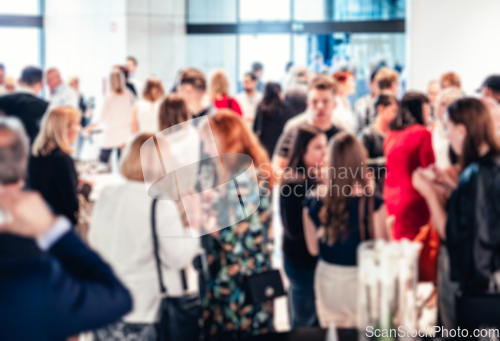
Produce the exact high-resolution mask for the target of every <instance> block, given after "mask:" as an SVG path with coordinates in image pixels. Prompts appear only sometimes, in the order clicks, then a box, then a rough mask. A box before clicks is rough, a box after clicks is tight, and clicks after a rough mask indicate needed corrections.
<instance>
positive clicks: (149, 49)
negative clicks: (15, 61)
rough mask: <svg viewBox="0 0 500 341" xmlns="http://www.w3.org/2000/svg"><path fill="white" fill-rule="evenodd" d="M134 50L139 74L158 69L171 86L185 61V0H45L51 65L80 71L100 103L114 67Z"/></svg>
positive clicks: (64, 73)
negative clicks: (105, 84)
mask: <svg viewBox="0 0 500 341" xmlns="http://www.w3.org/2000/svg"><path fill="white" fill-rule="evenodd" d="M128 55H133V56H135V57H136V58H137V59H138V61H139V68H138V76H139V78H142V79H143V80H145V79H146V78H147V77H148V76H149V75H150V74H152V73H154V74H156V75H157V76H158V77H160V78H161V79H162V80H163V81H164V84H165V87H166V88H167V89H169V88H170V87H171V85H172V84H173V81H174V78H175V74H176V72H177V70H178V69H179V68H181V67H183V66H184V60H185V0H45V57H46V63H45V64H46V67H52V66H55V67H57V68H59V69H60V71H61V73H62V76H63V78H67V77H69V76H71V75H77V76H79V77H80V87H81V91H82V92H83V93H84V95H85V96H86V97H91V96H94V97H95V98H96V101H97V103H96V104H97V107H98V108H99V106H100V104H102V99H103V96H104V86H103V84H104V83H105V82H107V78H108V76H109V73H110V71H111V68H112V67H113V65H117V64H121V65H124V64H125V62H126V57H127V56H128Z"/></svg>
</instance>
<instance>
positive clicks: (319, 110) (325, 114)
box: [307, 75, 337, 122]
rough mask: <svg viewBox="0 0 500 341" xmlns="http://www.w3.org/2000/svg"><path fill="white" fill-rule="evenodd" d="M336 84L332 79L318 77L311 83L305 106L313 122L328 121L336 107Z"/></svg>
mask: <svg viewBox="0 0 500 341" xmlns="http://www.w3.org/2000/svg"><path fill="white" fill-rule="evenodd" d="M336 95H337V84H336V83H335V81H334V80H333V78H332V77H328V76H323V75H322V76H318V77H316V78H314V79H313V80H312V81H311V84H310V86H309V94H308V98H307V106H308V107H309V109H310V110H311V111H312V113H313V115H314V119H315V120H321V121H323V120H324V121H325V122H326V121H327V120H328V121H330V119H331V116H332V113H333V110H334V109H335V107H336V101H335V96H336Z"/></svg>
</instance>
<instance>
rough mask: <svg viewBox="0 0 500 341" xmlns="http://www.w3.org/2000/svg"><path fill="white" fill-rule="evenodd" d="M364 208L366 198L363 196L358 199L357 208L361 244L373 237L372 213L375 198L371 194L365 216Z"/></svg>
mask: <svg viewBox="0 0 500 341" xmlns="http://www.w3.org/2000/svg"><path fill="white" fill-rule="evenodd" d="M365 206H366V196H364V195H363V196H362V197H361V198H360V199H359V208H358V214H359V215H358V226H359V235H360V239H361V241H362V242H363V241H365V240H368V239H370V238H373V236H374V231H373V211H374V208H375V198H374V195H373V194H372V195H370V196H369V197H368V212H367V215H366V216H365ZM365 218H366V221H367V222H368V235H367V233H366V231H367V229H366V228H365Z"/></svg>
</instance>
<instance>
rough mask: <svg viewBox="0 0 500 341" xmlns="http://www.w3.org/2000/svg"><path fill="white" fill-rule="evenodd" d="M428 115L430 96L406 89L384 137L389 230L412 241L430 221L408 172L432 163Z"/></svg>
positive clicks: (394, 236) (395, 236) (385, 188)
mask: <svg viewBox="0 0 500 341" xmlns="http://www.w3.org/2000/svg"><path fill="white" fill-rule="evenodd" d="M430 115H431V106H430V103H429V99H428V98H427V97H426V96H425V95H423V94H421V93H418V92H408V93H407V94H406V95H404V97H403V100H402V101H401V106H400V111H399V113H398V116H396V118H395V119H394V120H393V121H392V122H391V124H390V126H389V128H390V130H391V131H390V132H389V133H388V134H387V135H386V137H385V141H384V154H385V156H386V160H387V163H386V164H387V177H386V181H385V186H384V201H385V203H386V205H387V211H388V214H389V215H391V216H394V218H395V222H394V229H393V231H392V236H393V238H395V239H402V238H408V239H410V240H413V239H414V238H415V237H416V236H417V234H418V232H419V230H420V228H421V227H422V226H424V225H426V224H427V223H428V222H429V217H430V215H429V208H428V207H427V204H426V203H425V200H424V198H423V197H422V196H421V195H420V194H419V193H418V192H417V191H416V190H415V188H413V185H412V182H411V175H412V173H413V171H415V169H417V168H418V167H427V166H429V165H430V164H433V163H434V152H433V150H432V139H431V133H430V132H429V131H428V130H427V125H428V124H429V121H430Z"/></svg>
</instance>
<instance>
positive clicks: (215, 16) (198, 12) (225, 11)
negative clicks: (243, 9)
mask: <svg viewBox="0 0 500 341" xmlns="http://www.w3.org/2000/svg"><path fill="white" fill-rule="evenodd" d="M186 1H187V11H188V16H187V21H188V23H189V24H210V23H218V24H221V23H222V24H231V23H236V21H237V20H236V19H237V16H236V9H237V1H235V0H210V1H207V0H186Z"/></svg>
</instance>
